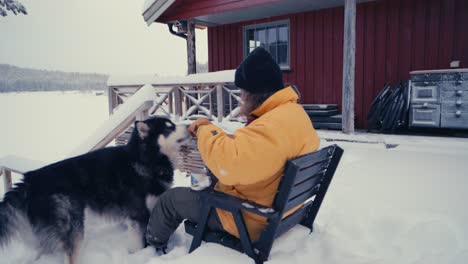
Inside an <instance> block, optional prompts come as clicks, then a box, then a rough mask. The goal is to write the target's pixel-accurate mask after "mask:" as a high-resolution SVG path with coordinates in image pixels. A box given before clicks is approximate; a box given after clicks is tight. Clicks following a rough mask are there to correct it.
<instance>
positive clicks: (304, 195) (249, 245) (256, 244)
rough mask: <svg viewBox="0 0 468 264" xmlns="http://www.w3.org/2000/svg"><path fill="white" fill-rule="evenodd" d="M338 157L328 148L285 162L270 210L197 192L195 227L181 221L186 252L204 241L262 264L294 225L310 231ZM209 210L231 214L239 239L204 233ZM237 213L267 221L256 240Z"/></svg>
mask: <svg viewBox="0 0 468 264" xmlns="http://www.w3.org/2000/svg"><path fill="white" fill-rule="evenodd" d="M342 154H343V150H342V149H341V148H340V147H338V146H336V145H332V146H329V147H326V148H323V149H321V150H318V151H316V152H313V153H310V154H306V155H303V156H300V157H298V158H295V159H293V160H290V161H288V162H287V163H286V166H285V170H284V175H283V178H282V180H281V183H280V185H279V187H278V193H277V194H276V197H275V199H274V202H273V206H272V208H268V207H265V206H261V205H258V204H255V203H253V202H251V201H247V200H242V199H239V198H237V197H233V196H230V195H227V194H224V193H221V192H217V191H214V190H213V189H207V190H203V191H200V197H201V199H202V204H203V207H202V213H201V219H200V221H199V223H198V224H196V223H193V222H190V221H185V231H186V232H187V233H189V234H191V235H193V241H192V245H191V246H190V252H192V251H194V250H195V249H196V248H198V247H199V246H200V244H201V241H202V240H205V241H206V242H215V243H219V244H222V245H224V246H227V247H230V248H232V249H235V250H237V251H240V252H244V253H246V254H247V255H248V256H250V257H251V258H253V259H254V260H255V263H263V262H264V261H267V260H268V256H269V254H270V251H271V248H272V245H273V241H274V239H275V238H276V237H278V236H280V235H282V234H283V233H285V232H286V231H288V230H289V229H291V228H292V227H294V226H295V225H296V224H301V225H303V226H306V227H308V228H309V229H310V232H312V231H313V223H314V220H315V217H316V216H317V213H318V211H319V208H320V205H321V204H322V201H323V199H324V197H325V194H326V192H327V189H328V186H329V185H330V182H331V180H332V177H333V174H334V173H335V170H336V168H337V166H338V163H339V161H340V159H341V156H342ZM300 204H303V205H302V206H301V207H300V208H299V209H298V210H297V211H295V212H294V213H293V214H291V215H289V216H287V217H285V218H283V215H284V213H286V212H288V211H289V210H290V209H292V208H294V207H296V206H298V205H300ZM213 208H221V209H223V210H226V211H229V212H231V213H232V214H233V216H234V220H235V223H236V226H237V230H238V231H239V236H240V239H238V238H236V237H234V236H232V235H229V234H227V233H223V232H211V231H209V230H207V226H206V223H207V219H208V216H209V214H210V211H211V210H212V209H213ZM241 210H244V211H248V212H252V213H255V214H258V215H261V216H264V217H266V218H268V225H267V227H266V228H265V229H264V230H263V231H262V233H261V235H260V238H259V239H258V240H257V241H251V239H250V237H249V235H248V233H247V228H246V226H245V223H244V219H243V217H242V213H241Z"/></svg>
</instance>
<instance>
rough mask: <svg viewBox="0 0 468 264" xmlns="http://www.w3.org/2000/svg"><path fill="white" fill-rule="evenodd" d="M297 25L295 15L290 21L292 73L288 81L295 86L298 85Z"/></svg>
mask: <svg viewBox="0 0 468 264" xmlns="http://www.w3.org/2000/svg"><path fill="white" fill-rule="evenodd" d="M297 23H298V22H297V17H296V16H295V15H293V16H291V18H290V20H289V30H290V32H289V34H290V42H289V45H290V55H291V58H290V64H291V71H290V73H289V76H288V78H289V79H288V81H289V82H290V83H291V84H294V85H295V84H297V41H298V39H297Z"/></svg>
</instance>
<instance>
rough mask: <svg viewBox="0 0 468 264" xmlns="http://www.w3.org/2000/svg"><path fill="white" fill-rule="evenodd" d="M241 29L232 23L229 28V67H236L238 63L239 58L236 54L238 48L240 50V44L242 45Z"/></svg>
mask: <svg viewBox="0 0 468 264" xmlns="http://www.w3.org/2000/svg"><path fill="white" fill-rule="evenodd" d="M241 32H242V29H241V27H240V25H239V24H238V23H237V24H234V25H233V26H232V28H231V31H230V34H231V45H232V46H231V50H230V53H231V69H236V68H237V66H238V65H239V64H240V61H241V58H240V57H239V56H238V50H242V46H243V45H244V43H243V41H244V39H243V36H242V33H241Z"/></svg>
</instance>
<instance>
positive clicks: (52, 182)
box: [0, 117, 187, 256]
mask: <svg viewBox="0 0 468 264" xmlns="http://www.w3.org/2000/svg"><path fill="white" fill-rule="evenodd" d="M176 132H177V131H176V126H175V125H174V124H173V123H172V122H171V121H170V120H169V119H166V118H162V117H153V118H150V119H148V120H145V121H144V122H136V123H135V129H134V131H133V134H132V136H131V138H130V140H129V142H128V144H127V145H126V146H120V147H108V148H104V149H100V150H96V151H93V152H90V153H87V154H84V155H81V156H77V157H74V158H70V159H66V160H63V161H59V162H57V163H54V164H51V165H48V166H46V167H43V168H40V169H38V170H35V171H31V172H27V173H26V174H25V175H24V179H23V182H22V183H20V184H18V185H17V186H16V187H15V188H14V189H13V190H12V191H10V192H9V193H7V194H6V195H5V198H4V201H3V202H2V203H0V245H1V244H2V242H3V243H5V242H7V241H8V239H9V237H10V236H11V234H12V233H13V232H14V230H15V229H16V228H20V227H18V226H15V217H18V215H23V216H24V217H25V218H27V219H28V220H29V222H30V224H31V226H32V227H33V230H34V232H35V233H36V234H37V238H38V239H39V241H40V243H41V246H42V247H43V248H42V249H41V250H43V251H44V252H50V251H55V250H56V249H57V248H58V247H63V249H64V250H65V251H66V253H67V254H68V255H69V256H72V255H73V252H74V250H75V245H76V242H77V241H79V240H80V239H81V238H82V235H83V228H84V226H83V223H84V210H85V208H90V209H91V210H93V211H95V212H97V213H101V214H114V215H115V216H119V217H127V218H129V219H131V220H132V221H134V222H135V223H137V224H138V226H139V227H140V229H141V232H142V239H143V233H144V230H145V228H146V224H147V221H148V218H149V211H148V209H147V208H146V203H145V200H146V197H147V195H154V196H158V195H160V194H161V193H163V192H164V191H165V190H166V189H167V188H168V187H169V186H170V184H171V183H172V181H173V171H174V167H173V164H172V162H171V160H170V158H169V157H170V155H168V153H164V148H165V149H167V148H168V146H161V142H163V144H174V145H175V144H177V143H179V142H180V141H181V140H183V139H184V138H185V137H186V136H187V135H186V132H185V131H184V133H179V132H178V133H179V134H180V135H176ZM171 137H175V139H173V140H172V142H169V143H168V142H167V141H168V140H167V139H168V138H171ZM171 147H173V148H176V147H177V146H169V148H171ZM166 152H167V150H166Z"/></svg>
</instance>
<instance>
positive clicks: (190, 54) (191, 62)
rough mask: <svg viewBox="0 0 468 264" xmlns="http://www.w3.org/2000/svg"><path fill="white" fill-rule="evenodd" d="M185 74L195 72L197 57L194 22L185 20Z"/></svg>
mask: <svg viewBox="0 0 468 264" xmlns="http://www.w3.org/2000/svg"><path fill="white" fill-rule="evenodd" d="M187 66H188V67H187V74H194V73H197V58H196V47H195V23H194V22H193V20H192V19H189V20H187Z"/></svg>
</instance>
